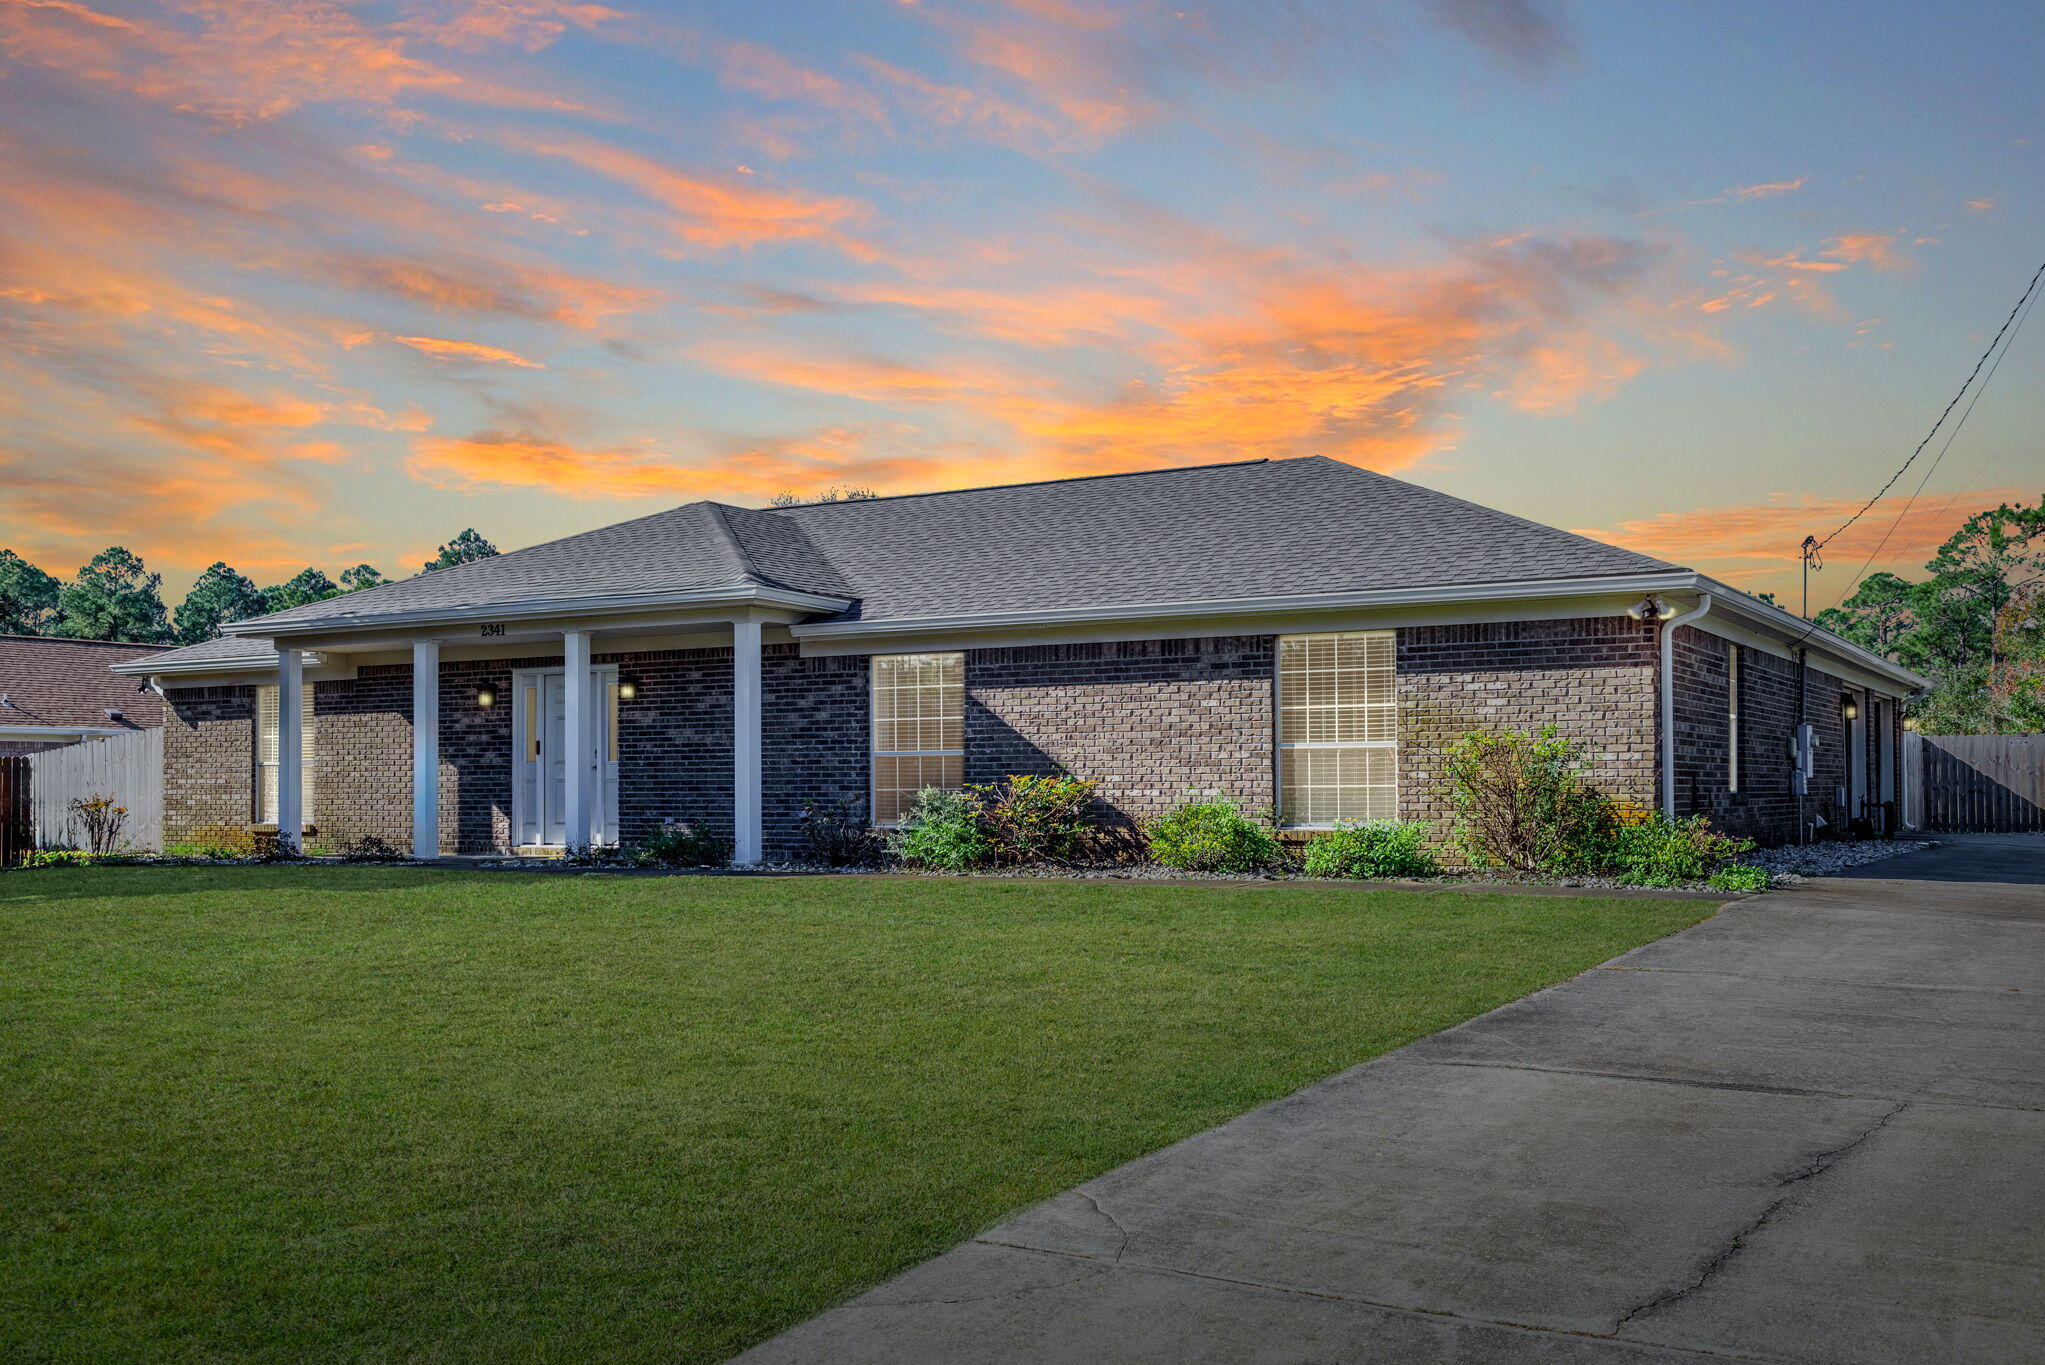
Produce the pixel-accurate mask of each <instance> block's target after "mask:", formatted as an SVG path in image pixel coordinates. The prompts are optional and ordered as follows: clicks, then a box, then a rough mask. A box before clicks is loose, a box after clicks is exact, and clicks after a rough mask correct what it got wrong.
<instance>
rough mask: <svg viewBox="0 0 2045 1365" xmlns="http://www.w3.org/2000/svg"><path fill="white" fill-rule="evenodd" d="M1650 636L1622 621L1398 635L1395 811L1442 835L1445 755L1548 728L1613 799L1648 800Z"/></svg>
mask: <svg viewBox="0 0 2045 1365" xmlns="http://www.w3.org/2000/svg"><path fill="white" fill-rule="evenodd" d="M1656 668H1657V656H1656V649H1655V639H1654V629H1653V627H1651V626H1647V625H1644V624H1643V623H1641V622H1638V621H1634V620H1631V619H1629V618H1627V617H1624V616H1617V617H1597V618H1586V619H1582V620H1564V621H1490V622H1483V623H1479V624H1473V625H1459V626H1418V627H1411V628H1408V629H1405V630H1401V631H1400V632H1399V648H1398V672H1399V810H1400V814H1401V816H1402V818H1404V819H1408V820H1426V821H1429V822H1431V823H1433V824H1434V825H1435V826H1436V827H1437V829H1439V830H1440V831H1441V832H1443V833H1444V834H1445V833H1446V832H1447V829H1448V825H1449V820H1450V814H1451V811H1450V806H1449V799H1448V791H1447V788H1446V785H1445V783H1444V779H1443V774H1442V757H1443V755H1444V753H1445V752H1446V750H1447V748H1448V746H1449V745H1450V744H1452V743H1453V742H1454V741H1455V740H1456V738H1457V737H1458V736H1460V735H1463V734H1465V733H1468V732H1469V731H1472V730H1484V731H1497V730H1529V729H1535V728H1538V727H1540V726H1542V725H1547V724H1553V725H1555V726H1556V728H1557V729H1558V731H1559V732H1560V733H1562V734H1564V735H1566V736H1568V737H1570V738H1572V739H1575V740H1577V741H1579V742H1580V743H1581V744H1583V745H1584V747H1585V751H1586V756H1587V758H1588V760H1589V763H1588V772H1589V775H1590V777H1591V780H1592V781H1593V782H1595V783H1596V784H1597V786H1598V789H1599V790H1600V791H1602V792H1604V793H1605V794H1606V795H1607V796H1610V797H1612V798H1613V799H1615V800H1621V801H1630V802H1633V803H1635V804H1637V805H1641V806H1650V805H1652V804H1653V803H1654V801H1655V799H1656V793H1655V755H1656V733H1657V729H1658V725H1657V720H1656V700H1655V671H1656Z"/></svg>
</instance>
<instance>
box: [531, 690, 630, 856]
mask: <svg viewBox="0 0 2045 1365" xmlns="http://www.w3.org/2000/svg"><path fill="white" fill-rule="evenodd" d="M589 680H590V686H589V691H588V696H589V718H588V726H587V733H588V734H589V736H590V747H589V752H588V753H587V754H586V755H585V756H584V760H583V761H584V762H585V763H587V764H588V765H589V769H590V771H591V775H592V776H594V777H595V778H596V779H597V782H598V788H597V790H598V793H599V795H598V799H597V800H596V802H595V803H594V809H593V810H592V811H591V812H590V829H589V831H588V832H587V834H586V835H585V836H584V837H582V838H571V837H570V835H569V831H568V828H567V810H568V762H567V760H568V754H567V744H566V742H565V739H564V736H565V734H566V731H567V728H568V727H567V717H568V680H567V674H565V673H564V672H563V671H562V670H560V669H558V668H556V669H541V668H533V669H522V670H520V671H519V672H518V673H517V674H516V675H514V677H513V679H512V693H513V698H514V699H513V704H512V713H511V729H512V746H513V769H514V774H513V780H512V807H513V809H512V829H513V832H514V838H515V840H516V842H517V843H518V845H519V846H520V847H521V848H534V847H537V848H566V847H570V846H581V845H606V844H615V843H616V842H617V841H618V743H617V716H618V670H617V669H616V668H608V667H606V668H592V669H590V671H589Z"/></svg>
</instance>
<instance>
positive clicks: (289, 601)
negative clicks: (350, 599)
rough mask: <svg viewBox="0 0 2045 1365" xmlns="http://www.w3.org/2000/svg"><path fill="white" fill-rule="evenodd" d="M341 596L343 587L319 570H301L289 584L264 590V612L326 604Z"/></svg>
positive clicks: (280, 584)
mask: <svg viewBox="0 0 2045 1365" xmlns="http://www.w3.org/2000/svg"><path fill="white" fill-rule="evenodd" d="M340 594H341V585H340V584H338V583H336V582H335V581H334V580H333V579H331V578H329V577H327V576H326V575H325V574H323V573H321V572H320V571H319V570H318V569H313V568H305V569H300V570H299V571H298V573H297V574H296V575H294V576H293V577H292V578H291V580H290V581H289V582H285V583H279V584H277V585H276V586H275V587H272V588H264V589H263V612H264V614H265V615H267V614H268V613H270V612H273V611H289V610H290V609H291V608H293V607H302V606H304V605H305V604H306V603H308V602H324V601H326V600H327V599H328V598H329V597H338V596H340Z"/></svg>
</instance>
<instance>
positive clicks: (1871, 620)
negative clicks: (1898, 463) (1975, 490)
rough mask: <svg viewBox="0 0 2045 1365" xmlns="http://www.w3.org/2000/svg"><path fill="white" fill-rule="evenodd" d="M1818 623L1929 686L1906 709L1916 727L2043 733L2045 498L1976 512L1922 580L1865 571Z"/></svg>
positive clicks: (1959, 731)
mask: <svg viewBox="0 0 2045 1365" xmlns="http://www.w3.org/2000/svg"><path fill="white" fill-rule="evenodd" d="M1816 619H1817V623H1818V624H1819V625H1821V626H1823V627H1824V628H1825V629H1827V630H1830V631H1834V632H1836V633H1838V634H1840V635H1844V636H1845V637H1846V638H1847V639H1849V640H1852V641H1853V642H1854V643H1855V644H1858V645H1861V646H1863V647H1865V648H1867V649H1871V650H1873V651H1874V652H1875V653H1877V654H1880V655H1883V656H1884V657H1886V658H1890V659H1893V660H1895V661H1896V662H1897V663H1899V664H1902V665H1903V666H1904V667H1905V668H1909V669H1913V670H1915V671H1916V672H1919V673H1922V674H1924V675H1925V676H1926V677H1928V678H1930V679H1932V680H1933V684H1934V685H1933V687H1932V689H1931V691H1930V693H1929V694H1928V695H1926V696H1925V697H1923V698H1922V699H1920V700H1919V701H1917V702H1915V703H1914V704H1913V705H1912V707H1911V714H1912V715H1914V716H1915V717H1916V719H1917V723H1918V728H1919V729H1922V730H1925V731H1928V732H1930V733H1932V734H2014V733H2025V734H2031V733H2037V732H2039V731H2041V730H2045V496H2041V497H2040V498H2039V499H2038V505H2037V506H2036V507H2029V506H2025V505H2023V504H2021V503H2019V504H2016V505H2014V506H2012V505H2011V504H2009V503H2004V504H2003V505H2002V506H2000V507H1993V508H1990V509H1988V510H1987V511H1984V512H1977V513H1975V514H1974V515H1973V516H1971V517H1969V518H1967V520H1966V521H1965V522H1964V523H1962V525H1961V526H1960V529H1959V530H1957V531H1955V532H1954V533H1953V534H1952V536H1951V538H1950V539H1948V540H1947V541H1946V542H1945V544H1943V545H1941V546H1939V548H1938V551H1937V553H1935V554H1933V555H1932V557H1931V559H1930V560H1929V561H1927V562H1926V564H1925V566H1924V577H1923V578H1921V579H1916V580H1912V579H1908V578H1904V577H1901V576H1900V575H1897V574H1893V573H1877V574H1870V575H1868V576H1867V577H1866V578H1864V579H1862V580H1861V581H1860V583H1859V584H1858V585H1857V586H1856V587H1855V588H1854V590H1853V594H1852V595H1851V596H1850V597H1848V598H1847V599H1846V600H1845V601H1843V602H1841V603H1840V604H1839V605H1838V606H1836V607H1828V608H1826V609H1825V610H1824V611H1821V612H1819V613H1818V615H1817V618H1816Z"/></svg>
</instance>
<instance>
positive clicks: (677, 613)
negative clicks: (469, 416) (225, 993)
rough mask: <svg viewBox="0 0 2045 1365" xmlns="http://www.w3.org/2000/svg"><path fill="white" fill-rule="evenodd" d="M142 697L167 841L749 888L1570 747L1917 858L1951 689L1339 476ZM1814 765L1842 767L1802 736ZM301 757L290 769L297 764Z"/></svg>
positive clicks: (551, 555) (612, 535)
mask: <svg viewBox="0 0 2045 1365" xmlns="http://www.w3.org/2000/svg"><path fill="white" fill-rule="evenodd" d="M227 632H228V633H227V634H226V635H225V636H223V637H222V638H220V639H217V640H213V641H210V642H208V643H206V644H202V645H196V646H193V647H191V648H187V649H180V650H175V651H172V652H170V653H167V654H160V655H157V656H155V657H153V658H149V659H146V660H138V661H135V662H133V663H128V664H122V665H121V666H120V668H121V670H122V671H124V672H128V673H132V674H135V675H138V676H147V677H149V678H150V679H151V681H152V682H153V683H154V684H155V685H156V686H158V687H160V688H161V689H162V690H163V695H164V697H165V700H166V703H167V705H168V708H169V713H170V719H169V727H168V730H167V733H166V742H165V746H164V763H165V773H164V802H165V822H166V830H165V837H166V838H167V839H168V840H170V841H172V842H176V841H177V840H179V839H180V838H184V837H189V836H190V835H191V834H193V833H195V832H197V831H199V830H202V829H205V828H207V827H218V826H234V827H246V826H248V825H250V824H251V823H256V824H269V825H274V826H278V827H281V830H282V831H283V832H284V833H283V837H284V838H286V839H287V840H289V839H290V838H291V837H292V836H293V835H294V834H299V833H301V832H302V833H303V836H304V837H305V838H306V839H308V840H310V841H311V842H312V843H314V844H316V845H324V846H328V847H336V848H338V847H341V846H344V845H346V844H348V843H350V842H353V841H354V840H357V839H360V838H362V837H364V836H375V837H377V838H380V839H383V840H385V841H386V842H388V843H390V844H392V845H394V846H396V847H400V848H404V847H410V848H411V849H413V850H414V851H415V852H417V853H419V854H443V855H445V854H503V853H507V852H514V851H526V850H530V851H543V850H559V849H563V848H569V847H575V846H586V845H605V844H611V843H616V842H621V841H622V842H629V841H632V840H634V839H636V838H639V837H641V836H642V835H644V834H645V833H646V832H647V831H648V830H649V829H650V828H652V827H653V826H655V825H657V824H658V823H659V822H660V821H662V820H663V819H667V818H676V817H679V818H688V819H693V820H696V821H702V822H707V823H708V824H710V825H712V826H713V827H716V828H718V829H720V830H722V831H723V832H724V833H725V834H727V835H728V836H729V837H731V838H732V840H733V842H734V845H735V849H736V854H737V857H738V859H739V860H741V861H748V862H750V861H755V860H759V859H762V858H765V859H770V860H771V859H777V858H787V857H791V856H794V855H797V854H799V853H800V852H801V849H802V841H801V833H800V825H799V817H800V815H801V812H802V811H803V808H804V806H805V804H806V803H808V802H812V801H838V800H842V799H848V798H850V799H856V800H859V801H861V802H865V803H867V807H868V809H869V810H870V811H871V819H872V820H873V822H874V823H876V824H879V825H887V824H890V823H892V822H893V821H895V819H896V818H897V817H898V816H899V815H900V813H901V812H902V811H903V809H904V807H905V806H906V804H907V803H908V802H909V801H910V800H911V799H912V798H913V796H914V794H915V792H916V791H917V790H918V789H920V788H923V787H927V786H938V787H957V786H959V785H960V784H962V783H979V782H990V781H995V780H998V779H999V778H1000V777H1001V776H1002V775H1004V774H1008V773H1041V772H1048V771H1054V770H1060V769H1063V770H1067V771H1070V772H1071V773H1074V774H1076V775H1078V776H1080V777H1085V778H1091V779H1094V780H1095V781H1097V782H1098V783H1099V788H1098V791H1099V796H1100V800H1101V803H1102V807H1103V814H1104V817H1105V818H1109V819H1121V820H1130V821H1136V820H1141V819H1143V818H1145V817H1149V816H1153V815H1156V814H1158V813H1161V812H1163V811H1165V810H1168V809H1170V808H1171V807H1173V806H1175V805H1177V804H1178V803H1180V802H1182V801H1184V800H1185V799H1186V798H1187V795H1188V794H1189V793H1192V792H1207V793H1213V792H1218V793H1221V794H1224V795H1226V796H1228V797H1231V798H1234V799H1237V800H1239V801H1241V802H1243V803H1245V804H1247V805H1248V806H1250V807H1253V808H1257V809H1259V810H1266V811H1271V812H1273V813H1274V814H1275V818H1276V819H1277V820H1278V822H1279V823H1280V824H1281V825H1283V826H1286V827H1288V828H1292V829H1298V830H1313V829H1319V828H1326V827H1328V826H1330V825H1332V824H1334V823H1335V822H1337V821H1343V820H1365V819H1382V818H1390V817H1401V818H1408V819H1420V820H1427V821H1433V822H1437V823H1444V824H1445V823H1446V820H1447V818H1448V815H1449V808H1448V800H1447V795H1446V793H1445V792H1444V791H1443V789H1442V780H1441V769H1442V760H1443V754H1444V751H1445V748H1446V746H1448V745H1449V744H1450V743H1451V742H1452V741H1453V740H1454V739H1455V738H1456V737H1457V736H1458V735H1460V734H1463V733H1465V732H1467V731H1471V730H1483V729H1490V730H1499V729H1525V728H1530V727H1536V726H1543V725H1550V724H1552V725H1555V726H1557V727H1559V728H1560V730H1561V731H1562V732H1563V733H1565V734H1567V735H1570V736H1573V737H1575V738H1577V739H1578V740H1580V741H1582V743H1583V744H1584V745H1585V746H1586V749H1587V751H1588V752H1589V754H1590V755H1591V768H1592V772H1593V774H1594V776H1595V778H1596V780H1597V781H1598V782H1599V784H1600V785H1601V786H1602V787H1603V789H1604V790H1605V791H1606V792H1608V793H1609V794H1610V795H1612V796H1613V797H1615V798H1618V799H1623V800H1626V801H1630V802H1633V803H1636V804H1637V805H1638V806H1640V807H1642V808H1652V807H1655V806H1660V807H1661V808H1663V809H1665V810H1668V811H1670V812H1672V813H1675V814H1679V815H1681V814H1687V813H1690V812H1693V811H1701V812H1706V813H1708V814H1710V815H1711V816H1712V817H1713V818H1714V819H1715V820H1716V821H1717V822H1718V823H1719V824H1720V825H1721V826H1723V827H1725V828H1726V829H1729V830H1733V831H1739V832H1744V833H1748V834H1752V835H1755V836H1758V837H1761V838H1763V839H1766V840H1770V841H1780V840H1785V839H1790V838H1793V837H1796V836H1797V834H1798V833H1799V829H1800V822H1801V828H1803V829H1805V830H1816V829H1824V830H1828V831H1835V832H1837V831H1844V830H1845V829H1847V828H1848V827H1849V826H1852V825H1854V824H1855V823H1856V822H1867V823H1869V824H1871V825H1879V824H1880V823H1881V822H1882V821H1883V820H1884V819H1885V818H1887V816H1888V814H1890V813H1892V812H1893V809H1894V807H1893V805H1892V804H1891V803H1893V802H1894V801H1895V799H1896V796H1897V787H1896V782H1897V763H1896V754H1897V749H1898V739H1899V730H1900V710H1899V704H1900V702H1901V701H1902V700H1903V699H1904V698H1906V697H1907V696H1909V695H1910V694H1911V693H1912V692H1913V691H1915V690H1917V689H1919V688H1920V687H1922V686H1923V685H1924V680H1923V679H1921V678H1919V677H1917V676H1916V675H1915V674H1912V673H1910V672H1909V671H1907V670H1905V669H1902V668H1899V667H1898V666H1896V665H1895V664H1894V663H1891V662H1889V661H1888V660H1886V659H1883V658H1880V657H1878V656H1876V655H1874V654H1872V653H1870V652H1868V651H1867V650H1864V649H1862V648H1860V647H1859V646H1858V645H1855V644H1853V643H1851V642H1850V641H1847V640H1844V639H1841V638H1840V637H1838V636H1836V635H1832V634H1830V633H1828V632H1825V631H1822V630H1818V629H1816V628H1814V627H1813V626H1812V625H1811V624H1810V623H1808V622H1806V621H1804V620H1802V619H1801V618H1799V617H1796V616H1793V615H1791V614H1790V613H1788V612H1785V611H1783V610H1781V609H1780V608H1777V607H1775V606H1773V605H1770V604H1768V603H1766V602H1762V601H1760V600H1758V599H1756V598H1754V597H1751V596H1749V595H1747V594H1746V593H1743V592H1740V591H1738V590H1736V589H1733V588H1730V587H1728V586H1726V585H1725V584H1723V583H1719V582H1716V581H1714V580H1712V579H1710V578H1707V577H1705V576H1704V575H1702V574H1699V573H1697V572H1695V571H1693V570H1690V569H1686V568H1681V567H1679V566H1677V565H1674V564H1668V563H1665V562H1663V561H1661V560H1658V559H1653V558H1650V557H1649V556H1647V555H1643V554H1637V553H1635V552H1633V551H1631V550H1623V549H1618V548H1616V547H1614V546H1610V545H1605V544H1601V543H1599V542H1597V541H1594V540H1590V539H1586V538H1585V537H1583V536H1579V535H1573V534H1571V533H1569V532H1566V531H1561V530H1557V529H1554V528H1552V527H1548V526H1542V525H1539V524H1537V523H1534V522H1531V521H1527V520H1524V519H1522V518H1520V517H1515V516H1510V515H1508V514H1506V513H1503V512H1497V511H1493V510H1491V509H1489V508H1486V507H1481V506H1478V505H1476V504H1473V503H1469V502H1465V501H1463V500H1461V499H1458V498H1453V497H1449V496H1447V495H1445V494H1442V493H1437V492H1433V491H1431V490H1429V489H1425V488H1420V487H1417V486H1415V485H1413V484H1409V483H1404V482H1401V481H1399V480H1397V479H1392V478H1387V477H1385V476H1383V475H1379V474H1374V473H1370V472H1368V471H1366V470H1362V469H1358V468H1355V467H1353V466H1350V465H1347V464H1343V463H1340V462H1338V461H1335V460H1331V459H1324V458H1319V457H1309V458H1300V459H1285V460H1269V461H1266V460H1252V461H1246V462H1242V463H1235V464H1222V465H1205V466H1200V467H1196V468H1188V469H1166V470H1157V471H1151V472H1138V473H1128V474H1110V475H1100V476H1095V477H1090V478H1073V479H1060V480H1053V481H1048V482H1040V483H1028V484H1016V485H1009V486H1005V487H995V488H977V489H966V490H962V491H956V492H941V493H922V494H911V495H906V496H901V497H889V498H878V499H873V500H861V501H851V502H832V503H818V504H811V505H806V506H795V507H785V508H773V509H761V508H749V507H732V506H726V505H724V504H720V503H714V502H698V503H691V504H688V505H687V506H683V507H677V508H674V509H672V510H670V511H665V512H659V513H656V514H654V515H652V516H648V517H642V518H639V519H638V520H635V521H628V522H623V523H621V524H618V525H615V526H607V527H604V528H602V529H600V530H595V531H589V532H586V533H584V534H581V535H575V536H569V537H567V538H566V539H562V540H556V541H551V542H549V543H547V544H543V545H535V546H533V547H531V548H529V549H524V550H519V551H516V552H514V553H511V554H506V555H502V556H500V557H498V558H494V559H486V560H481V561H478V562H475V563H471V564H464V565H460V566H458V567H455V568H448V569H441V570H438V571H436V572H431V573H426V574H422V575H420V576H418V577H415V578H410V579H405V580H403V581H401V582H395V583H389V584H385V585H383V586H381V587H376V588H371V589H368V590H366V591H362V592H357V593H352V594H349V595H347V596H345V597H339V598H334V599H331V600H328V601H324V602H318V603H313V604H310V605H307V606H302V607H295V608H292V609H291V610H289V611H282V612H277V613H274V614H272V615H269V616H263V617H258V618H255V619H253V620H248V621H240V622H236V623H234V624H233V625H231V626H229V627H227ZM1800 736H1801V739H1800V738H1799V737H1800ZM291 754H298V755H300V761H299V762H296V763H290V762H287V763H281V764H280V763H279V756H280V755H291Z"/></svg>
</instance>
